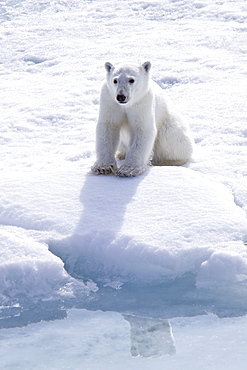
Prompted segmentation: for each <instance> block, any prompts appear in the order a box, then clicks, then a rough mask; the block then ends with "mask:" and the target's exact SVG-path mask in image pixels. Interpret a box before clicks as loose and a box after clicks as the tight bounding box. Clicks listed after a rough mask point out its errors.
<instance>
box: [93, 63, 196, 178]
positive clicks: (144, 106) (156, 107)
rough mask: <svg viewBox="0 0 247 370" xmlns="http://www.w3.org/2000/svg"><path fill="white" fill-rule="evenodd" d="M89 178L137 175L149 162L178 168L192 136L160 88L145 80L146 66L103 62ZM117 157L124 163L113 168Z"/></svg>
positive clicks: (188, 154) (189, 150) (189, 149)
mask: <svg viewBox="0 0 247 370" xmlns="http://www.w3.org/2000/svg"><path fill="white" fill-rule="evenodd" d="M105 68H106V71H107V75H106V82H105V83H104V84H103V87H102V90H101V97H100V111H99V119H98V123H97V128H96V162H95V164H94V165H93V166H92V168H91V170H92V172H93V173H94V174H103V175H106V174H111V173H114V174H116V175H118V176H123V177H124V176H137V175H139V174H140V173H142V172H143V171H144V170H145V169H146V168H147V166H149V165H150V164H152V165H157V166H166V165H167V166H170V165H171V166H172V165H175V166H177V165H183V164H185V163H186V162H187V161H188V160H189V159H190V157H191V154H192V151H193V138H192V134H191V131H190V128H189V126H188V125H187V124H186V123H185V122H184V121H183V120H182V119H181V117H180V116H179V115H178V113H177V112H176V110H175V109H174V107H173V104H172V103H171V101H170V100H169V98H168V97H167V96H166V94H165V92H164V90H163V89H162V88H161V87H160V86H158V85H157V84H156V83H155V82H154V81H152V80H151V78H150V73H149V72H150V69H151V63H150V62H145V63H143V64H142V65H141V66H139V65H135V64H124V65H120V66H116V67H114V66H113V65H112V64H111V63H108V62H107V63H105ZM116 158H117V159H119V160H121V161H123V162H120V163H121V165H120V166H119V167H117V161H116Z"/></svg>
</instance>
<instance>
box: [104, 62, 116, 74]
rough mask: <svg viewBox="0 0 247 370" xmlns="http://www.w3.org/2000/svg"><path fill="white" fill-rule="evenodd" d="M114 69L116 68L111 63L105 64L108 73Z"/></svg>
mask: <svg viewBox="0 0 247 370" xmlns="http://www.w3.org/2000/svg"><path fill="white" fill-rule="evenodd" d="M113 68H114V67H113V65H112V64H111V63H109V62H106V63H105V69H106V70H107V72H108V73H109V72H111V71H112V69H113Z"/></svg>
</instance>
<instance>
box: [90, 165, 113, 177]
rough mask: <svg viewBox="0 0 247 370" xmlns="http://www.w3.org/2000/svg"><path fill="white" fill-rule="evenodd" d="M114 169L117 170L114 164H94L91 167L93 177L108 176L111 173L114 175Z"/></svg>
mask: <svg viewBox="0 0 247 370" xmlns="http://www.w3.org/2000/svg"><path fill="white" fill-rule="evenodd" d="M116 169H117V167H116V165H114V164H100V165H99V164H97V163H95V164H94V165H93V166H92V167H91V171H92V173H94V174H95V175H110V174H111V173H115V172H116Z"/></svg>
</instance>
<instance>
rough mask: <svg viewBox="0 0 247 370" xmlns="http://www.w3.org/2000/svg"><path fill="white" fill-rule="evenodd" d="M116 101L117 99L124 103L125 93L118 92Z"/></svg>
mask: <svg viewBox="0 0 247 370" xmlns="http://www.w3.org/2000/svg"><path fill="white" fill-rule="evenodd" d="M117 101H118V102H119V103H126V96H125V95H123V94H119V95H117Z"/></svg>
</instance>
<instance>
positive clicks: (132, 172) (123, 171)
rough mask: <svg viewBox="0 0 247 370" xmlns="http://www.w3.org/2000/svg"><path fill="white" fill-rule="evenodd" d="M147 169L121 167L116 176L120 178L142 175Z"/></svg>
mask: <svg viewBox="0 0 247 370" xmlns="http://www.w3.org/2000/svg"><path fill="white" fill-rule="evenodd" d="M145 169H146V167H133V166H124V165H123V166H121V167H119V169H118V170H117V171H116V175H117V176H120V177H133V176H137V175H140V174H141V173H142V172H143V171H145Z"/></svg>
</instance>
